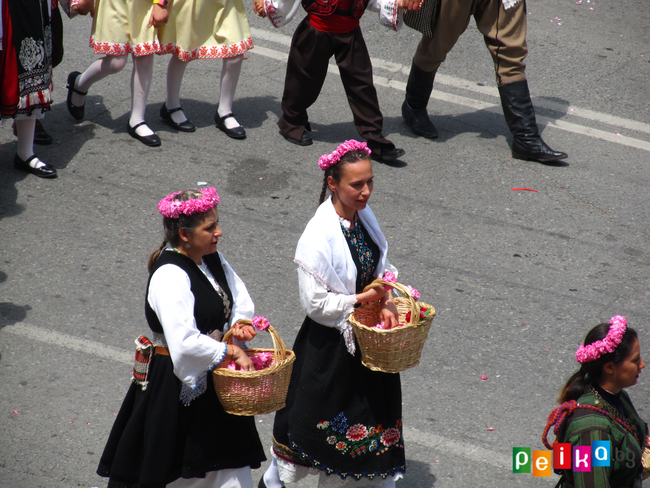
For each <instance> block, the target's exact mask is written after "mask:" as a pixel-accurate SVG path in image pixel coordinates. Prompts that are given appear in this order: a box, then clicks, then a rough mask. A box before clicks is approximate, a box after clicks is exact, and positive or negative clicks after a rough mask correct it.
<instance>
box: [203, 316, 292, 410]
mask: <svg viewBox="0 0 650 488" xmlns="http://www.w3.org/2000/svg"><path fill="white" fill-rule="evenodd" d="M239 323H240V324H243V325H251V324H253V325H255V327H256V328H258V329H259V330H267V331H268V332H269V334H271V339H272V340H273V349H254V348H253V349H246V350H245V352H246V354H247V355H248V357H250V358H251V359H252V360H253V363H254V364H255V365H256V368H257V367H261V368H263V369H259V370H256V371H238V370H236V369H230V368H228V367H225V368H224V367H221V368H220V367H218V366H217V367H215V368H214V369H213V370H212V373H213V374H214V376H213V378H212V379H213V382H214V389H215V391H216V392H217V396H218V397H219V401H220V402H221V405H222V406H223V409H224V410H225V411H226V412H228V413H230V414H233V415H248V416H251V415H264V414H267V413H271V412H275V411H276V410H280V409H281V408H284V406H285V400H286V397H287V391H288V389H289V380H290V379H291V370H292V369H293V362H294V361H295V360H296V355H295V354H294V353H293V351H288V350H287V349H286V348H285V345H284V342H283V341H282V339H281V338H280V336H279V335H278V333H277V332H276V330H275V329H274V328H273V326H272V325H271V324H269V322H268V320H266V319H265V318H264V317H255V318H254V319H253V321H251V320H240V321H239ZM223 340H224V342H226V343H227V344H232V329H230V330H229V331H228V332H227V333H226V335H225V336H224V338H223ZM231 367H232V368H234V364H233V365H232V366H231Z"/></svg>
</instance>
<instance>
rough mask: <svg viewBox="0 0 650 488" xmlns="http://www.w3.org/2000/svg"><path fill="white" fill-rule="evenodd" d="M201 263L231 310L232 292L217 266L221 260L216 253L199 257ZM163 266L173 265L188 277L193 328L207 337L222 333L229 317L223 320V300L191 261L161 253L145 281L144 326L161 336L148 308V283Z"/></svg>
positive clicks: (160, 330)
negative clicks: (226, 299) (220, 290)
mask: <svg viewBox="0 0 650 488" xmlns="http://www.w3.org/2000/svg"><path fill="white" fill-rule="evenodd" d="M203 262H204V263H205V264H207V266H208V268H209V269H210V271H211V272H212V276H214V279H215V280H216V281H217V283H219V286H220V287H221V289H222V290H223V291H224V292H225V293H226V295H227V297H228V299H229V300H230V303H231V306H230V308H232V303H233V299H232V292H231V291H230V287H229V286H228V281H227V280H226V274H225V273H224V271H223V267H222V266H221V260H220V259H219V254H218V253H216V252H215V253H214V254H208V255H207V256H203ZM165 264H173V265H175V266H178V267H179V268H181V269H182V270H183V271H185V273H187V276H189V278H190V288H191V290H192V294H193V295H194V318H195V319H196V326H197V327H198V329H199V331H200V332H201V333H203V334H208V333H210V332H212V331H213V330H220V331H222V332H223V326H224V324H225V323H226V321H227V320H228V318H230V317H226V316H225V314H224V308H223V300H222V299H221V297H220V296H219V294H218V293H217V291H216V290H215V289H214V287H213V286H212V284H211V283H210V281H209V280H208V278H207V277H206V276H205V275H204V274H203V272H202V271H201V270H200V269H199V267H198V266H197V265H196V263H194V261H193V260H192V259H191V258H189V257H187V256H185V255H184V254H180V253H178V252H175V251H163V252H161V253H160V256H159V257H158V259H157V260H156V262H155V263H154V265H153V267H152V269H151V273H150V275H149V281H148V282H147V291H146V294H145V300H144V303H145V305H144V314H145V317H146V319H147V323H148V324H149V327H150V328H151V330H152V331H154V332H158V333H161V334H162V333H163V328H162V325H161V324H160V320H159V319H158V316H157V315H156V312H154V311H153V309H152V308H151V306H150V305H149V300H147V297H148V296H149V284H150V282H151V277H152V276H153V274H154V273H155V272H156V270H157V269H158V268H160V267H161V266H164V265H165Z"/></svg>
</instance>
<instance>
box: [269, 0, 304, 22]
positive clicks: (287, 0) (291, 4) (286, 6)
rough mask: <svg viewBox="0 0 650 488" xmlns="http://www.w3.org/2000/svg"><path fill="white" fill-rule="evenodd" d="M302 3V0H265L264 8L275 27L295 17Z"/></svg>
mask: <svg viewBox="0 0 650 488" xmlns="http://www.w3.org/2000/svg"><path fill="white" fill-rule="evenodd" d="M300 4H301V2H300V0H264V10H265V11H266V16H267V17H268V19H269V20H270V21H271V24H273V26H274V27H282V26H283V25H285V24H288V23H289V22H291V19H293V18H294V17H295V15H296V12H297V11H298V9H299V8H300Z"/></svg>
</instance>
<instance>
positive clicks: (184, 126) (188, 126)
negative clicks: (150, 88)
mask: <svg viewBox="0 0 650 488" xmlns="http://www.w3.org/2000/svg"><path fill="white" fill-rule="evenodd" d="M182 111H183V108H182V107H177V108H173V109H171V110H169V109H168V108H167V103H163V104H162V107H160V118H161V119H162V120H163V122H164V123H165V124H167V125H168V126H169V127H171V128H172V129H176V130H177V131H180V132H194V131H195V130H196V126H195V125H194V124H193V123H192V122H190V121H189V120H188V119H187V117H185V120H184V121H183V122H181V123H180V124H179V123H177V122H174V119H173V118H172V114H173V113H175V112H182Z"/></svg>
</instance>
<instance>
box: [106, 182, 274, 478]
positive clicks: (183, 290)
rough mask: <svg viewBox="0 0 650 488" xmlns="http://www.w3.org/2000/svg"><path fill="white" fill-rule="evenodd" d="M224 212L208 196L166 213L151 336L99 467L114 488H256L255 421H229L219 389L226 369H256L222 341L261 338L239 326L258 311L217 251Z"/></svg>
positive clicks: (173, 202)
mask: <svg viewBox="0 0 650 488" xmlns="http://www.w3.org/2000/svg"><path fill="white" fill-rule="evenodd" d="M218 203H219V196H218V195H217V192H216V190H215V189H214V188H206V189H204V190H202V191H199V190H187V191H182V192H178V193H172V194H170V195H169V196H167V197H166V198H163V199H162V200H161V201H160V203H159V204H158V210H159V211H160V213H161V214H162V215H163V217H164V218H163V226H164V231H165V240H164V242H163V244H162V245H161V246H160V248H159V249H156V250H155V251H154V252H153V254H152V255H151V258H150V260H149V272H150V276H149V283H148V285H147V293H146V297H147V298H146V302H145V316H146V318H147V322H148V324H149V327H150V328H151V331H152V333H153V336H152V338H151V341H149V340H148V339H146V338H144V337H142V336H141V337H140V338H139V339H138V340H136V344H138V349H137V352H136V366H135V368H134V371H133V376H134V383H133V384H132V385H131V387H130V389H129V391H128V393H127V395H126V398H125V400H124V402H123V404H122V408H121V409H120V412H119V414H118V416H117V418H116V420H115V424H114V426H113V429H112V431H111V434H110V436H109V439H108V442H107V444H106V448H105V449H104V453H103V455H102V458H101V460H100V463H99V468H98V470H97V473H98V474H99V475H100V476H106V477H109V478H110V480H109V483H108V486H109V488H111V487H116V488H117V487H119V488H130V487H133V488H135V487H143V486H146V487H147V488H158V487H161V488H162V487H165V486H168V487H174V488H180V487H185V486H192V487H193V488H199V487H202V488H207V487H210V488H219V487H222V488H252V485H253V481H252V477H251V468H258V467H260V463H261V462H262V461H264V460H265V456H264V450H263V448H262V445H261V443H260V440H259V437H258V434H257V429H256V427H255V420H254V418H253V417H242V416H235V415H230V414H228V413H226V412H224V410H223V408H222V406H221V403H220V402H219V400H218V398H217V396H216V393H215V390H214V387H213V384H212V376H213V375H212V374H211V370H212V368H213V367H214V366H215V365H217V364H220V363H221V362H224V364H228V363H229V362H231V361H234V362H235V363H236V364H237V365H238V366H240V367H241V368H242V369H244V370H246V371H252V370H253V369H254V368H253V364H252V362H251V360H250V359H249V358H248V357H247V356H246V354H245V353H244V352H243V351H242V349H241V348H240V347H238V346H236V345H226V344H225V343H223V342H218V341H219V340H220V339H221V337H222V334H223V333H224V332H225V331H226V330H227V329H228V328H229V326H232V327H233V336H234V337H235V338H236V339H238V340H239V341H243V340H250V339H252V338H253V336H254V335H255V331H254V329H253V328H252V327H251V326H244V327H241V326H240V325H239V324H237V322H238V321H239V320H241V319H251V318H252V317H253V308H254V307H253V302H252V301H251V298H250V296H249V294H248V291H247V290H246V286H245V285H244V283H243V282H242V280H241V279H240V278H239V277H238V276H237V274H236V273H235V272H234V271H233V269H232V268H231V267H230V265H229V264H228V263H227V261H226V260H225V259H224V257H223V256H222V254H221V253H219V252H217V242H218V240H219V237H220V236H221V235H222V232H221V229H220V228H219V216H218V213H217V209H216V205H217V204H218ZM233 324H234V325H233ZM239 344H241V342H239ZM179 478H181V479H179ZM185 478H195V479H185ZM196 478H202V479H196Z"/></svg>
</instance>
